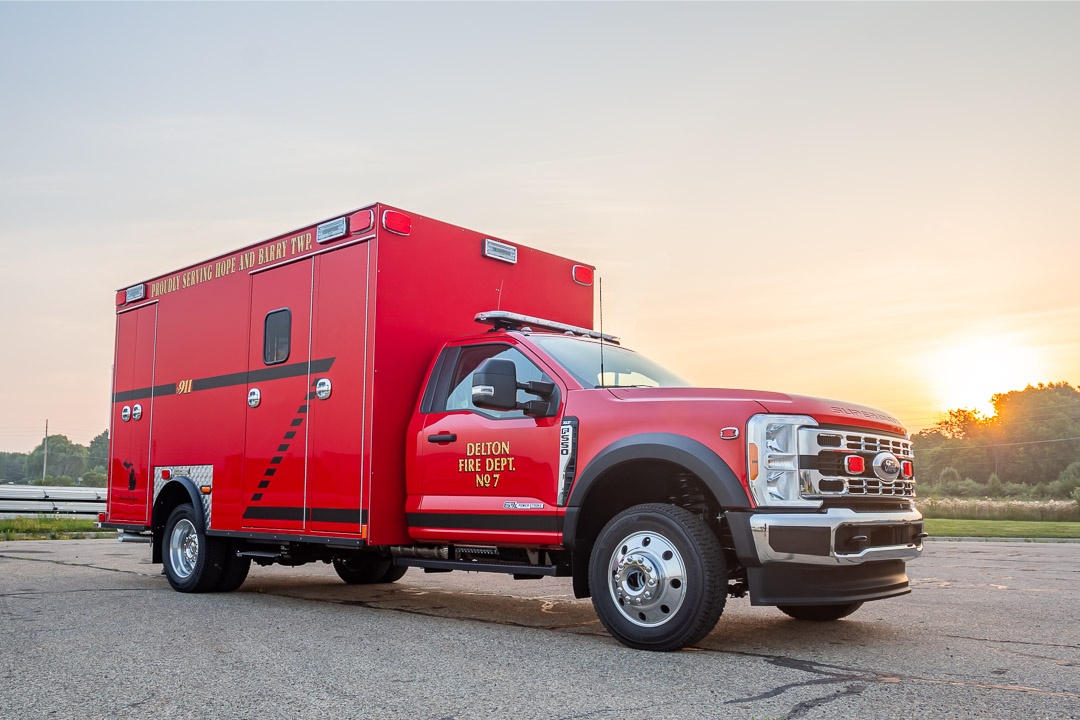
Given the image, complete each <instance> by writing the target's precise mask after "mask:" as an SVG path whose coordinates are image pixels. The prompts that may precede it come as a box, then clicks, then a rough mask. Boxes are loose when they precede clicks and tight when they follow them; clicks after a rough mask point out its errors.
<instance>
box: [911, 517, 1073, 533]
mask: <svg viewBox="0 0 1080 720" xmlns="http://www.w3.org/2000/svg"><path fill="white" fill-rule="evenodd" d="M924 522H925V523H926V532H928V533H930V535H931V537H934V536H937V537H1000V538H1080V522H1038V521H1025V520H948V519H945V518H928V519H927V520H925V521H924Z"/></svg>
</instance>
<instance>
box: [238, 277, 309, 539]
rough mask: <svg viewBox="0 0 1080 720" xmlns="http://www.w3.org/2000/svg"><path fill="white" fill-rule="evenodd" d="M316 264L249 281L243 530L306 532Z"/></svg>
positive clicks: (252, 278) (253, 278)
mask: <svg viewBox="0 0 1080 720" xmlns="http://www.w3.org/2000/svg"><path fill="white" fill-rule="evenodd" d="M313 267H314V261H313V260H312V259H307V260H302V261H299V262H294V263H289V264H288V265H282V266H280V267H277V268H273V269H270V270H266V271H263V272H259V273H255V274H254V275H252V276H251V305H250V308H251V311H250V315H249V331H248V332H249V335H248V337H249V341H248V368H247V371H248V377H247V380H248V382H247V404H248V408H247V429H246V434H245V441H244V480H243V495H242V502H243V503H244V506H245V507H244V513H243V527H245V528H252V529H260V530H285V531H289V530H292V531H302V530H304V527H305V522H306V517H307V513H306V505H305V494H306V483H307V438H308V432H309V427H308V422H307V420H308V403H309V394H310V393H311V383H312V380H311V376H310V367H309V362H308V361H309V349H310V347H311V291H312V269H313Z"/></svg>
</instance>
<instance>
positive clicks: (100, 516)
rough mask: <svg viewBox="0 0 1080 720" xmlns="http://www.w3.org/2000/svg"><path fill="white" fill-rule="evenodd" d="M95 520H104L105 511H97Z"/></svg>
mask: <svg viewBox="0 0 1080 720" xmlns="http://www.w3.org/2000/svg"><path fill="white" fill-rule="evenodd" d="M97 521H98V522H105V513H98V514H97Z"/></svg>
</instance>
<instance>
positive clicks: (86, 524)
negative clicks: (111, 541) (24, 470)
mask: <svg viewBox="0 0 1080 720" xmlns="http://www.w3.org/2000/svg"><path fill="white" fill-rule="evenodd" d="M86 533H92V534H91V535H87V534H86ZM111 535H112V533H108V532H101V531H99V530H98V529H97V528H96V527H94V521H93V520H80V519H76V518H61V517H18V518H12V519H9V520H0V540H64V539H67V538H72V537H79V538H83V537H109V536H111Z"/></svg>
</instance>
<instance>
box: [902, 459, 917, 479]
mask: <svg viewBox="0 0 1080 720" xmlns="http://www.w3.org/2000/svg"><path fill="white" fill-rule="evenodd" d="M914 476H915V464H914V463H912V462H911V461H910V460H901V461H900V477H902V478H904V479H905V480H910V479H911V478H913V477H914Z"/></svg>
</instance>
